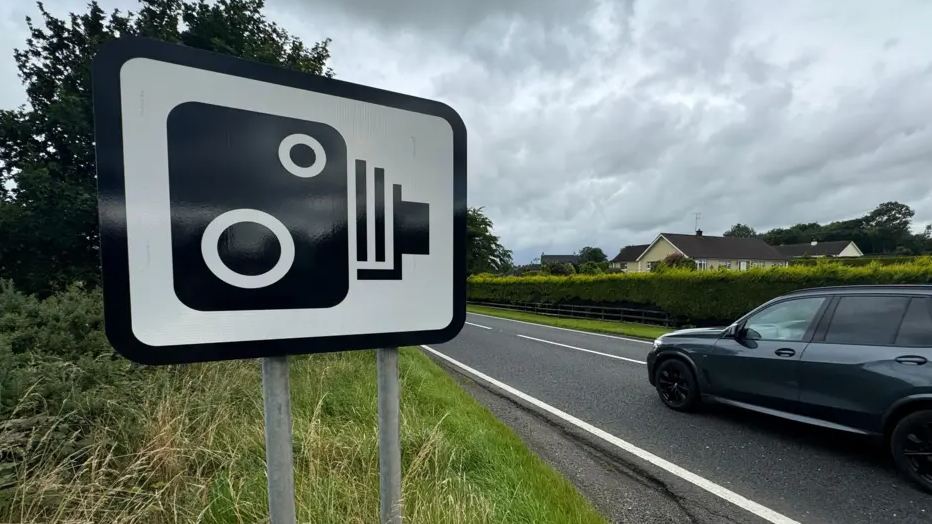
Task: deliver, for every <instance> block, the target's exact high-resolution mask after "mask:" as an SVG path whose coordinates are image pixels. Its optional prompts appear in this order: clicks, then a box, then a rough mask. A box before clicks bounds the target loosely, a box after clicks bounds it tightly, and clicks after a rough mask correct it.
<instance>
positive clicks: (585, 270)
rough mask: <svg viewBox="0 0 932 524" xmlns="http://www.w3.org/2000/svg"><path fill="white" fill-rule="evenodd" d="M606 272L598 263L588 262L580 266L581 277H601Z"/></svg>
mask: <svg viewBox="0 0 932 524" xmlns="http://www.w3.org/2000/svg"><path fill="white" fill-rule="evenodd" d="M604 272H605V271H603V270H602V268H601V267H599V264H597V263H596V262H586V263H585V264H582V265H581V266H579V274H580V275H601V274H602V273H604Z"/></svg>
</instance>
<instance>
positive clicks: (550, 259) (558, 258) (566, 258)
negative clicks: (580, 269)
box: [540, 255, 579, 264]
mask: <svg viewBox="0 0 932 524" xmlns="http://www.w3.org/2000/svg"><path fill="white" fill-rule="evenodd" d="M577 262H579V255H541V256H540V263H541V264H575V263H577Z"/></svg>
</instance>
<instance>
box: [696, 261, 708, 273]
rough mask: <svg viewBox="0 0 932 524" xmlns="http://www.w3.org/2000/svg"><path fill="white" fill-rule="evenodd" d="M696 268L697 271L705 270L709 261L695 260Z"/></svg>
mask: <svg viewBox="0 0 932 524" xmlns="http://www.w3.org/2000/svg"><path fill="white" fill-rule="evenodd" d="M696 269H698V270H699V271H705V270H706V269H709V261H708V260H705V259H702V260H697V261H696Z"/></svg>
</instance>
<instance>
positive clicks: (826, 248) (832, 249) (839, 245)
mask: <svg viewBox="0 0 932 524" xmlns="http://www.w3.org/2000/svg"><path fill="white" fill-rule="evenodd" d="M850 243H851V241H850V240H834V241H831V242H819V243H817V244H816V245H812V244H811V243H810V242H806V243H805V244H787V245H783V246H773V248H774V249H776V250H777V251H778V252H779V253H780V254H782V255H783V256H787V257H802V256H806V255H809V256H812V257H820V256H831V255H838V254H839V253H841V252H842V250H844V249H845V248H846V247H848V244H850Z"/></svg>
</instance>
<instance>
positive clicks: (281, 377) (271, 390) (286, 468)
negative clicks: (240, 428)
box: [262, 356, 297, 524]
mask: <svg viewBox="0 0 932 524" xmlns="http://www.w3.org/2000/svg"><path fill="white" fill-rule="evenodd" d="M262 399H263V403H264V404H265V459H266V468H267V469H266V471H267V475H268V486H269V518H270V519H271V524H296V522H297V515H296V512H295V502H294V459H293V457H292V440H291V384H290V380H289V376H288V357H287V356H284V357H269V358H263V359H262Z"/></svg>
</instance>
